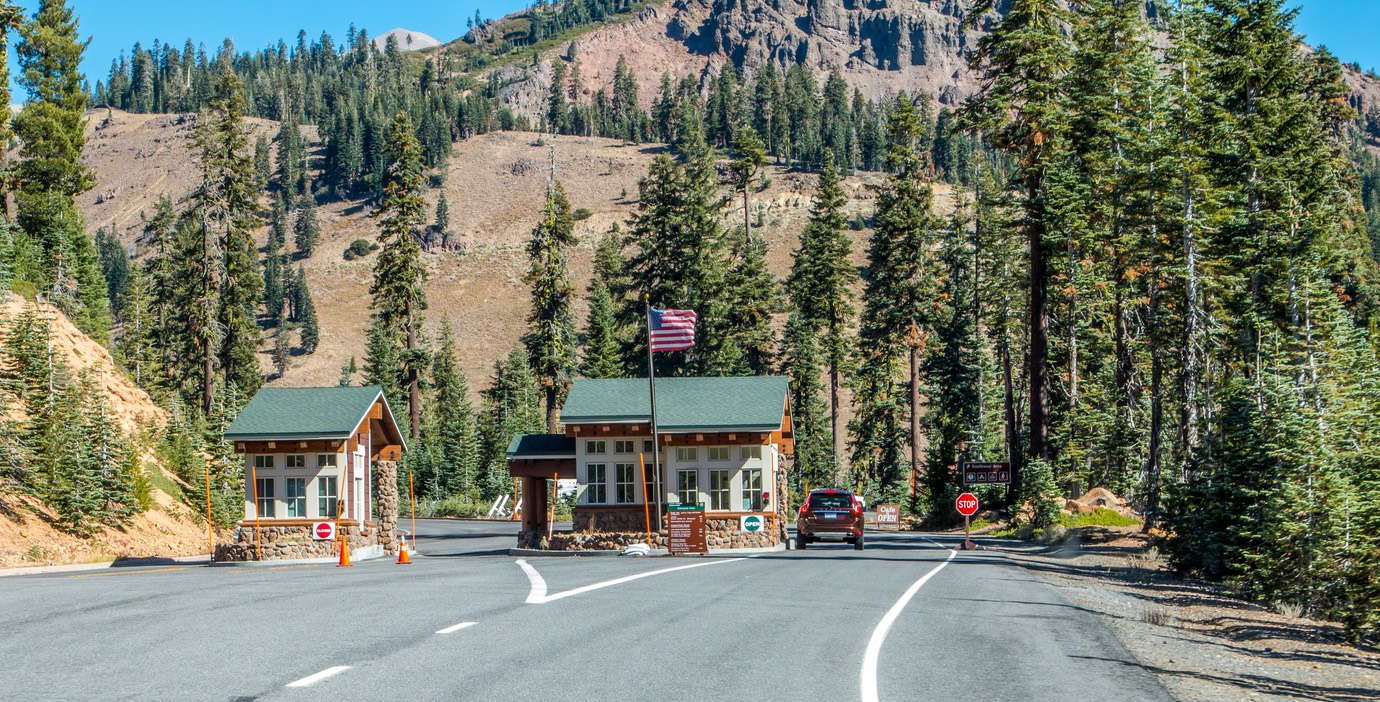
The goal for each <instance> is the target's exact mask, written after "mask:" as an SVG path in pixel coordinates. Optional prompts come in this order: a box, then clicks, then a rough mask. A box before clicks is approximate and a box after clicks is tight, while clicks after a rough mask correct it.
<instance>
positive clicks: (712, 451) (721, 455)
mask: <svg viewBox="0 0 1380 702" xmlns="http://www.w3.org/2000/svg"><path fill="white" fill-rule="evenodd" d="M709 460H711V461H727V460H728V447H727V446H710V447H709Z"/></svg>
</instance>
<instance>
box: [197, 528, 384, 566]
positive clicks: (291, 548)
mask: <svg viewBox="0 0 1380 702" xmlns="http://www.w3.org/2000/svg"><path fill="white" fill-rule="evenodd" d="M340 531H341V532H344V534H345V538H346V540H347V541H349V542H350V551H351V552H354V551H357V550H359V549H362V548H364V547H366V546H373V545H375V544H378V543H379V540H378V533H379V530H378V529H375V528H366V529H365V531H366V532H367V533H366V534H364V535H361V533H360V528H359V527H358V526H341V527H340ZM262 540H263V560H265V561H271V560H285V559H298V558H334V557H335V556H336V555H337V554H336V544H337V543H338V540H336V539H333V540H331V541H317V540H315V539H313V538H312V537H311V527H310V526H268V525H264V527H263V534H262ZM215 560H216V561H255V560H259V559H258V549H257V543H256V540H255V536H254V526H253V525H252V524H251V525H247V526H243V527H240V528H239V529H237V530H236V538H235V540H234V541H231V542H229V543H220V544H216V556H215Z"/></svg>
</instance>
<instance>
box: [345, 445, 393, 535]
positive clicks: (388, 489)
mask: <svg viewBox="0 0 1380 702" xmlns="http://www.w3.org/2000/svg"><path fill="white" fill-rule="evenodd" d="M374 500H375V502H377V503H378V518H379V520H378V524H379V529H378V531H379V534H378V543H381V544H383V552H384V553H385V554H387V555H389V556H396V555H398V543H399V538H400V537H401V534H400V533H399V531H398V500H399V494H398V464H397V463H396V462H394V461H378V462H376V463H375V464H374ZM351 546H353V544H351Z"/></svg>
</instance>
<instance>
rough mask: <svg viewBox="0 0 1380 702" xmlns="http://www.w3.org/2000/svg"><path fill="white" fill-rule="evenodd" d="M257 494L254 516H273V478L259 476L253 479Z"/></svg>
mask: <svg viewBox="0 0 1380 702" xmlns="http://www.w3.org/2000/svg"><path fill="white" fill-rule="evenodd" d="M254 489H255V490H256V491H257V492H256V494H257V496H258V503H257V504H256V506H255V516H258V517H272V516H273V478H259V479H257V480H256V481H255V488H254Z"/></svg>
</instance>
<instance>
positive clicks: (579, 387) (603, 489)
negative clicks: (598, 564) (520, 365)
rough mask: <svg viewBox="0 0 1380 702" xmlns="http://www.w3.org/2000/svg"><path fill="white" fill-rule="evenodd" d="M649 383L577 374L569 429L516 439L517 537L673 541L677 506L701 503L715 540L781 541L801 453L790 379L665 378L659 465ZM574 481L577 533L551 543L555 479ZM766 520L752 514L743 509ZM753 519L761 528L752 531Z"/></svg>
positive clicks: (600, 544)
mask: <svg viewBox="0 0 1380 702" xmlns="http://www.w3.org/2000/svg"><path fill="white" fill-rule="evenodd" d="M648 390H649V388H648V385H647V381H646V380H645V379H642V380H638V379H613V380H577V381H576V382H575V383H574V385H573V386H572V387H571V389H570V394H569V396H568V398H567V399H566V403H565V407H564V409H563V410H562V413H561V428H562V433H560V434H531V435H526V436H521V437H518V438H517V439H515V440H514V441H513V442H512V444H511V445H510V446H509V447H508V465H509V470H510V472H511V473H512V474H513V475H514V476H515V477H517V478H521V479H522V482H523V501H522V504H523V505H524V509H523V525H522V531H521V532H520V534H519V537H518V539H519V545H520V546H524V547H529V548H530V547H539V546H540V545H541V543H542V542H543V541H547V542H548V543H547V547H548V548H551V549H555V550H604V549H612V548H621V547H622V546H625V545H628V544H632V543H639V542H645V541H647V539H648V533H647V532H648V530H649V527H650V531H651V541H652V545H653V546H655V547H664V546H665V545H666V532H665V529H664V524H665V517H664V515H665V512H666V511H667V508H668V506H670V505H687V504H688V505H702V506H703V507H704V510H705V519H706V531H707V540H708V542H709V543H708V545H709V547H710V548H746V547H766V546H772V545H775V544H777V543H781V542H784V540H785V538H786V536H785V535H786V516H787V515H785V514H784V512H783V510H784V507H785V506H784V502H783V501H782V500H781V499H779V495H781V494H783V493H784V489H785V485H786V482H785V477H786V457H787V456H790V455H792V454H793V453H794V438H793V435H792V429H791V412H790V401H789V385H788V381H787V379H786V378H784V377H775V376H764V377H743V378H658V379H657V380H656V402H657V425H658V426H657V430H658V437H657V438H658V441H659V443H660V449H661V466H660V470H657V467H656V466H654V465H653V461H652V456H653V451H652V441H653V438H652V432H651V412H650V407H651V399H650V397H649V392H648ZM553 478H561V479H570V478H574V479H575V481H576V486H577V487H576V490H577V498H576V504H575V508H574V519H573V529H572V531H571V532H569V533H554V534H552V535H551V538H550V539H549V540H548V539H547V534H548V525H547V524H546V511H545V509H544V508H536V509H531V508H529V507H530V506H539V505H546V504H547V503H548V500H549V499H550V496H549V494H548V493H547V481H548V480H551V479H553ZM753 516H755V517H759V519H749V520H744V519H742V518H743V517H753ZM746 525H752V528H753V530H752V531H748V530H746Z"/></svg>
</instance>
